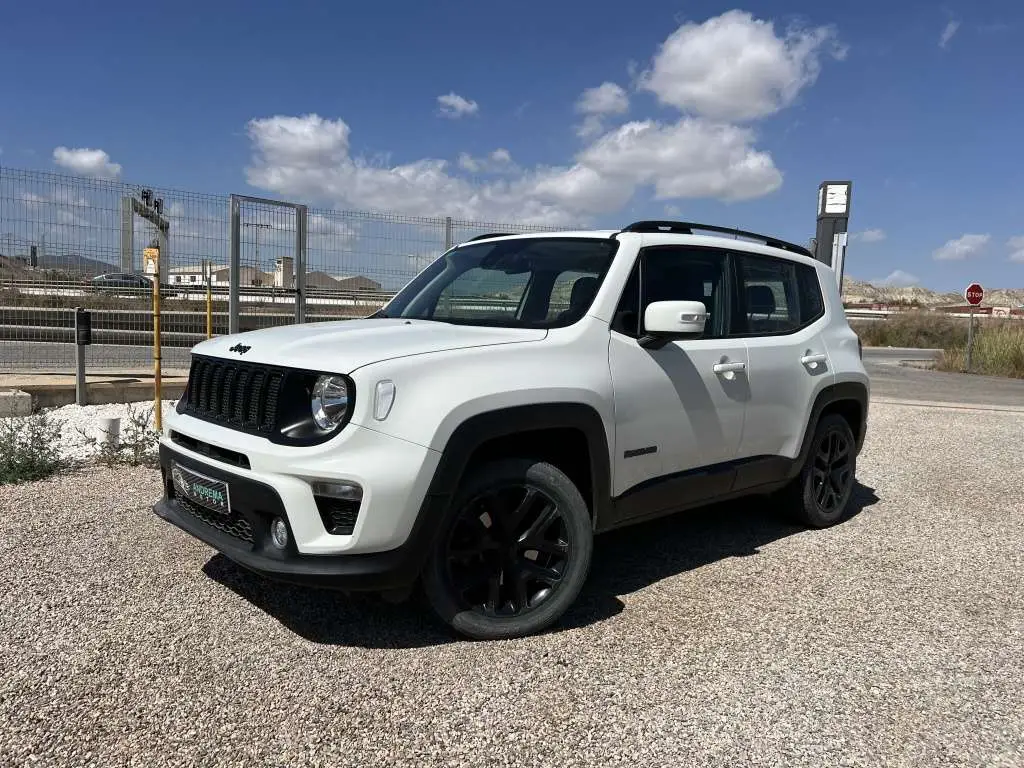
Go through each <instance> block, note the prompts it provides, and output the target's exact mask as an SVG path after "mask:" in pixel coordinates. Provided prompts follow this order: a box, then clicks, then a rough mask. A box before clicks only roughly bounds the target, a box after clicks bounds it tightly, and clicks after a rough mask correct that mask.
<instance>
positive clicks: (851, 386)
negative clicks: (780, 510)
mask: <svg viewBox="0 0 1024 768" xmlns="http://www.w3.org/2000/svg"><path fill="white" fill-rule="evenodd" d="M841 402H854V403H856V404H857V405H858V406H859V407H860V416H861V419H860V432H859V434H855V435H854V439H855V440H856V452H857V453H858V454H859V453H860V450H861V448H862V447H863V446H864V436H865V434H866V432H867V426H868V388H867V386H866V385H865V384H863V383H862V382H859V381H841V382H838V383H836V384H830V385H829V386H827V387H825V388H824V389H823V390H822V391H821V392H819V393H818V396H817V397H816V398H815V399H814V405H813V406H811V415H810V418H808V419H807V427H806V428H805V429H804V439H803V443H802V445H801V446H800V453H799V455H798V456H797V458H796V460H795V461H794V462H793V465H792V467H791V468H790V470H789V472H788V473H787V479H790V480H791V479H792V478H794V477H796V476H797V475H799V474H800V470H801V469H802V468H803V466H804V464H805V463H806V462H807V456H808V455H809V454H810V452H811V440H812V438H813V437H814V430H815V429H816V428H817V426H818V421H820V419H821V414H822V413H823V412H824V411H825V409H826V408H828V407H829V406H831V405H834V404H835V403H841Z"/></svg>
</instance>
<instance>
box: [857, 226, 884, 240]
mask: <svg viewBox="0 0 1024 768" xmlns="http://www.w3.org/2000/svg"><path fill="white" fill-rule="evenodd" d="M885 238H886V234H885V230H884V229H865V230H864V231H863V232H854V233H853V234H851V235H850V239H851V240H859V241H860V242H862V243H880V242H882V241H883V240H885Z"/></svg>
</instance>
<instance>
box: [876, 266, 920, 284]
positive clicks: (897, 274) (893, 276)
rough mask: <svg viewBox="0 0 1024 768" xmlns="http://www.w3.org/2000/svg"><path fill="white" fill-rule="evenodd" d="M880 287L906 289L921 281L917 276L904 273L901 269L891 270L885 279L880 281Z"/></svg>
mask: <svg viewBox="0 0 1024 768" xmlns="http://www.w3.org/2000/svg"><path fill="white" fill-rule="evenodd" d="M880 282H881V284H882V285H889V286H892V287H894V288H906V287H909V286H911V285H917V284H918V283H920V282H921V280H920V279H919V278H918V277H917V275H912V274H910V273H909V272H904V271H903V270H902V269H895V270H893V271H892V272H891V273H890V274H889V276H888V277H887V278H885V279H884V280H882V281H880Z"/></svg>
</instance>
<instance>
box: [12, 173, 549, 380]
mask: <svg viewBox="0 0 1024 768" xmlns="http://www.w3.org/2000/svg"><path fill="white" fill-rule="evenodd" d="M545 229H546V228H544V227H539V226H532V225H521V224H510V223H494V222H475V221H459V220H453V219H451V218H446V217H443V216H439V217H434V218H420V217H411V216H399V215H395V214H391V213H374V212H367V211H334V210H326V209H319V208H307V207H306V206H304V205H302V204H301V203H297V202H294V201H272V200H264V199H260V198H254V197H249V196H242V195H210V194H201V193H195V192H187V191H183V190H176V189H165V188H160V187H153V186H146V185H138V184H129V183H122V182H116V181H104V180H97V179H89V178H84V177H79V176H71V175H64V174H57V173H50V172H44V171H33V170H17V169H11V168H5V167H2V166H0V371H2V372H43V371H54V372H71V371H73V370H74V364H75V363H74V314H75V307H83V308H86V309H88V310H89V311H90V316H91V319H92V345H91V346H90V347H89V348H88V353H87V366H88V368H89V370H96V369H101V370H113V369H118V370H120V371H143V370H149V369H151V368H152V343H153V335H152V334H153V317H152V297H151V294H152V287H151V285H150V284H147V283H144V282H141V281H140V279H139V275H140V274H141V273H142V272H143V268H144V263H143V252H144V249H146V248H147V247H150V246H153V247H159V248H160V251H161V256H162V258H161V262H162V273H161V276H160V282H161V284H162V286H163V287H162V289H161V339H162V346H163V352H162V363H163V367H164V369H165V370H167V371H174V370H177V369H180V370H183V369H185V368H187V364H188V354H189V349H190V348H191V347H192V346H193V345H194V344H196V343H197V342H199V341H201V340H203V339H205V338H206V336H207V323H208V322H211V325H212V328H211V330H212V333H213V334H214V335H219V334H224V333H228V332H231V331H235V330H240V331H246V330H252V329H255V328H262V327H267V326H271V325H281V324H286V323H294V322H300V321H304V322H316V321H322V320H332V319H345V318H355V317H363V316H365V315H367V314H369V313H370V312H372V311H374V310H375V309H377V308H378V307H380V306H381V305H382V304H383V303H384V302H386V301H387V299H388V298H389V297H390V296H391V295H393V294H394V292H395V291H396V290H398V289H399V288H401V287H402V286H403V285H404V284H405V283H406V282H408V281H409V280H410V279H411V278H412V277H413V276H414V275H415V274H416V273H417V272H418V271H419V270H420V269H422V268H423V267H424V266H426V265H427V264H428V263H429V262H430V261H432V260H433V259H434V258H436V257H437V256H439V255H440V254H441V253H443V252H444V250H446V248H448V247H450V246H451V245H453V244H456V243H459V242H463V241H465V240H468V239H469V238H471V237H473V236H475V235H479V234H483V233H487V232H499V231H500V232H531V231H536V232H539V231H544V230H545ZM232 263H235V264H236V269H235V270H234V271H233V270H232V269H231V265H232ZM233 276H234V277H236V278H237V289H236V290H235V291H232V290H231V287H232V286H231V284H232V277H233ZM208 307H209V309H210V310H211V311H210V312H209V320H208Z"/></svg>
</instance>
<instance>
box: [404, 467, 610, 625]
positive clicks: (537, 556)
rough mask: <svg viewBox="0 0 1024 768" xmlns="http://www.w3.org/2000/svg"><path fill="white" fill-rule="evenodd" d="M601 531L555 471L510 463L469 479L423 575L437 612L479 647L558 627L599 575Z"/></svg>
mask: <svg viewBox="0 0 1024 768" xmlns="http://www.w3.org/2000/svg"><path fill="white" fill-rule="evenodd" d="M592 551H593V531H592V528H591V524H590V515H589V514H588V511H587V506H586V503H585V502H584V500H583V497H582V495H581V494H580V492H579V490H578V489H577V488H576V486H575V485H574V484H573V483H572V481H571V480H570V479H569V478H568V477H567V476H566V475H565V473H564V472H562V471H561V470H560V469H558V468H557V467H555V466H554V465H552V464H548V463H546V462H542V461H534V460H530V459H505V460H501V461H496V462H493V463H490V464H486V465H483V466H481V467H479V468H478V469H477V470H475V471H473V472H472V474H471V475H470V476H469V477H467V478H466V479H465V480H464V482H463V484H462V487H461V488H460V490H459V492H458V493H457V494H456V496H455V498H454V499H453V503H452V505H451V507H450V509H449V511H448V514H447V515H446V517H445V522H444V524H443V526H442V528H441V530H440V531H439V532H438V537H437V542H436V544H435V547H434V550H433V552H432V553H431V556H430V559H429V561H428V563H427V566H426V569H425V571H424V574H423V587H424V592H425V593H426V596H427V599H428V601H429V602H430V605H431V607H432V608H433V610H434V611H435V612H436V613H437V614H438V616H440V617H441V619H442V620H443V621H445V622H446V623H448V624H449V625H450V626H451V627H453V628H454V629H455V630H457V631H458V632H460V633H462V634H463V635H466V636H467V637H471V638H473V639H477V640H491V639H498V638H510V637H522V636H524V635H530V634H534V633H537V632H540V631H542V630H544V629H546V628H547V627H549V626H551V625H552V624H553V623H554V622H555V621H557V620H558V618H559V617H560V616H561V615H562V614H563V613H564V612H565V610H566V609H567V608H568V607H569V606H570V605H571V604H572V603H573V601H574V600H575V599H576V597H577V595H578V594H579V591H580V589H581V587H582V586H583V583H584V581H586V578H587V574H588V572H589V570H590V558H591V553H592Z"/></svg>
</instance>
